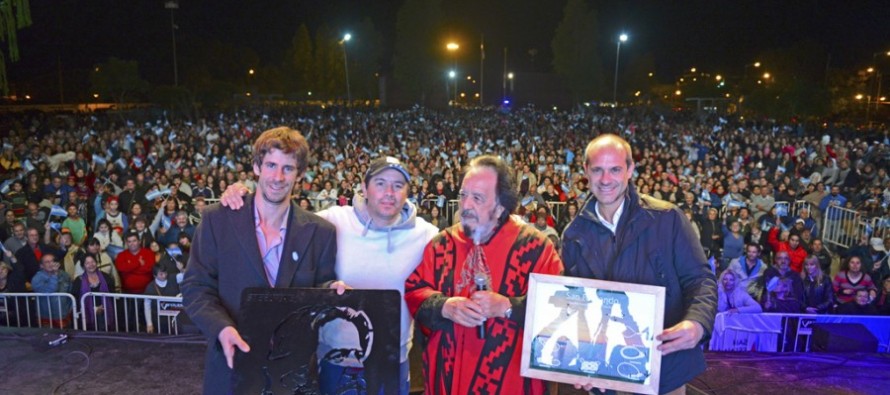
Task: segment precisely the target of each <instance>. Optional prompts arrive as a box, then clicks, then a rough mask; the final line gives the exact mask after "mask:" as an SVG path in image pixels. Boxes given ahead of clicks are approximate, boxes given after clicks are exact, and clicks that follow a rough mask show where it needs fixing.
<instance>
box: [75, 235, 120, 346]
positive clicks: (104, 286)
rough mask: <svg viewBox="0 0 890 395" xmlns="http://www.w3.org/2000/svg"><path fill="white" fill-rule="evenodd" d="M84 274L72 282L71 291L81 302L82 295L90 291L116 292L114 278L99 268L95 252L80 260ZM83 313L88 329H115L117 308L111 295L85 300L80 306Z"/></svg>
mask: <svg viewBox="0 0 890 395" xmlns="http://www.w3.org/2000/svg"><path fill="white" fill-rule="evenodd" d="M80 269H81V271H82V274H81V275H79V276H78V277H77V278H75V279H74V281H73V282H72V283H71V291H70V293H71V294H72V295H74V300H75V301H77V303H80V300H81V296H83V295H85V294H87V293H88V292H104V293H109V292H114V291H115V288H116V284H115V282H114V278H113V277H111V276H110V275H108V274H105V272H103V271H101V270H99V258H98V257H97V256H96V255H93V254H89V253H88V254H86V255H84V257H83V260H81V261H80ZM80 309H81V314H82V315H83V316H84V317H86V323H87V327H86V328H81V329H87V330H105V331H109V330H114V329H116V328H115V325H114V323H115V310H114V299H113V298H109V297H101V298H99V297H92V298H87V299H86V300H84V303H83V304H82V305H81V306H80Z"/></svg>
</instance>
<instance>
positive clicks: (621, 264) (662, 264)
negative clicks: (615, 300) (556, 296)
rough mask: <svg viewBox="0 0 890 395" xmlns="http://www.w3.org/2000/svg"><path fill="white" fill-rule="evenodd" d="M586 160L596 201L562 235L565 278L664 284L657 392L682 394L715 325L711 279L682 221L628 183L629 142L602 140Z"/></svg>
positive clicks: (630, 173)
mask: <svg viewBox="0 0 890 395" xmlns="http://www.w3.org/2000/svg"><path fill="white" fill-rule="evenodd" d="M584 160H585V163H584V173H585V175H587V178H588V179H589V180H590V184H589V185H590V192H591V193H592V194H593V196H594V198H591V199H589V200H588V201H587V203H586V204H585V206H584V208H583V209H582V210H581V214H579V215H578V217H577V218H576V220H575V221H572V223H571V224H569V226H568V228H566V231H565V232H564V233H563V238H564V243H563V257H564V259H565V262H566V274H567V275H570V276H574V277H584V278H596V279H600V280H605V281H620V282H629V283H637V284H649V285H660V286H664V287H666V288H667V292H666V295H667V296H666V300H665V310H664V325H665V327H666V328H667V329H665V330H664V332H662V333H659V334H657V335H656V339H657V340H660V341H661V342H662V343H661V344H660V345H659V346H658V349H659V350H661V351H662V353H663V354H662V355H663V359H662V362H663V364H662V370H661V380H660V389H659V392H661V393H680V394H681V393H685V390H686V383H687V382H689V381H690V380H692V379H693V378H694V377H695V376H697V375H698V374H700V373H701V372H703V371H704V370H705V357H704V353H703V352H702V349H701V347H699V344H700V342H701V341H702V339H706V338H707V336H708V334H710V332H711V329H712V327H713V324H714V315H715V313H716V309H717V284H716V281H715V278H714V274H713V272H711V269H710V267H709V265H708V262H707V259H706V258H705V254H704V251H702V249H701V248H700V244H699V243H697V242H696V241H695V235H694V233H693V231H692V227H691V226H690V224H689V222H687V221H686V217H685V216H684V215H683V214H682V213H681V212H680V211H679V210H678V209H677V208H676V207H674V206H673V205H671V204H669V203H667V202H664V201H660V200H656V199H654V198H651V197H648V196H644V195H640V194H638V193H637V191H636V189H635V188H634V187H633V186H631V185H629V184H630V180H631V178H633V173H634V169H635V168H634V161H633V154H632V151H631V147H630V144H628V143H627V141H625V140H623V139H622V138H620V137H618V136H615V135H609V134H606V135H600V136H599V137H597V138H595V139H594V140H592V141H591V142H590V143H589V144H588V145H587V148H586V150H585V152H584ZM718 232H719V228H718ZM702 234H703V235H704V231H703V232H702ZM667 235H670V236H669V237H668V236H667ZM654 257H657V258H654ZM656 261H657V262H656ZM653 265H657V266H658V268H657V269H655V268H654V267H653ZM577 385H578V386H580V385H583V386H584V387H585V389H587V390H590V389H591V388H592V387H593V386H592V384H590V383H578V384H577Z"/></svg>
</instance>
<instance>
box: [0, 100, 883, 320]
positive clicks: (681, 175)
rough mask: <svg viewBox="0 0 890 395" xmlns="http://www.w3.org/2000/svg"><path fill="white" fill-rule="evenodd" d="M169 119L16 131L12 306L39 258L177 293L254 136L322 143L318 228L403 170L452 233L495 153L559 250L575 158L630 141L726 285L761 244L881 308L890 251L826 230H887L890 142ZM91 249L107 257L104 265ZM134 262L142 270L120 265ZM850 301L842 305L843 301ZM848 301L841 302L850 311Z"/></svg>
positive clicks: (9, 167)
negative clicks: (815, 264) (267, 133)
mask: <svg viewBox="0 0 890 395" xmlns="http://www.w3.org/2000/svg"><path fill="white" fill-rule="evenodd" d="M158 118H160V119H153V120H150V121H149V122H144V123H143V122H139V123H135V122H130V121H125V120H121V119H120V118H118V117H114V116H74V115H70V116H27V117H19V118H14V119H12V120H11V121H8V122H9V124H7V125H4V126H5V127H7V128H8V132H7V133H8V135H7V136H6V137H4V143H3V147H2V151H0V177H2V181H0V182H2V188H0V193H2V199H0V201H2V203H0V211H2V214H3V220H2V223H0V239H2V240H3V241H4V243H3V244H4V251H3V253H4V258H3V261H4V262H5V263H6V264H7V266H6V267H5V270H6V271H7V272H9V274H7V275H6V278H8V279H4V282H5V283H6V284H7V285H6V286H5V287H4V288H3V289H6V290H19V291H21V290H28V291H30V290H33V289H34V288H33V284H32V280H33V278H34V276H35V275H36V274H37V273H38V271H41V260H40V258H41V256H42V255H43V253H50V254H51V255H52V256H54V257H55V258H56V260H57V261H59V262H60V263H61V264H62V267H63V269H64V270H63V272H64V273H66V274H67V275H68V276H69V277H70V278H71V279H75V278H76V277H77V276H79V275H80V274H81V273H82V271H83V264H82V262H83V260H84V257H85V256H86V255H88V254H93V255H96V259H97V262H98V263H99V264H98V266H99V269H100V271H102V272H103V273H106V274H108V275H109V276H111V278H112V279H113V280H114V281H115V282H114V284H115V285H114V287H115V289H116V290H121V291H123V292H129V293H142V292H144V291H145V287H146V286H147V285H148V283H149V282H151V280H152V275H151V267H153V266H154V263H155V262H164V263H165V266H166V269H167V273H168V274H169V275H171V278H172V277H173V275H175V274H177V273H178V272H179V269H178V268H177V264H179V265H184V264H185V263H186V261H187V258H182V256H185V257H187V255H188V250H189V244H190V241H191V238H192V237H193V235H194V228H195V226H196V225H197V223H198V222H199V221H200V218H201V213H202V211H203V209H204V207H205V206H206V204H207V202H208V201H213V200H214V199H216V198H218V197H219V196H220V195H221V194H222V193H223V192H224V191H225V189H226V187H227V186H228V185H231V184H233V183H236V182H241V183H243V184H245V185H248V186H253V184H254V183H255V177H256V176H255V175H254V173H253V171H252V169H251V166H250V155H251V152H250V142H251V141H252V139H253V138H254V137H255V135H256V134H257V133H258V132H259V131H262V130H265V129H267V128H268V127H271V126H273V125H278V124H288V125H293V126H295V127H296V128H297V129H300V130H302V131H303V133H304V134H305V135H306V136H307V138H308V139H309V140H310V141H311V142H312V155H310V161H309V163H308V167H307V171H306V175H305V177H304V179H303V182H302V183H301V185H298V186H297V187H295V190H294V199H296V200H297V201H298V202H299V204H300V205H301V206H302V207H304V208H306V209H309V210H310V211H318V210H323V209H325V208H328V207H331V206H345V205H350V204H352V200H353V198H354V197H355V195H356V194H359V193H360V189H361V188H360V178H361V175H362V174H364V172H365V171H366V170H367V167H368V164H369V163H370V161H371V160H372V159H373V158H376V157H378V156H386V155H389V156H394V157H397V158H400V159H401V160H402V161H404V163H405V165H406V168H407V170H408V171H409V173H410V175H411V183H410V185H409V186H408V188H409V191H408V196H409V200H410V201H412V202H414V203H415V204H416V205H417V206H418V216H421V217H423V218H426V219H428V220H429V221H430V222H431V223H432V224H433V225H435V226H437V227H438V228H439V229H444V228H445V227H447V226H449V225H451V224H452V222H453V221H454V220H455V219H454V218H452V210H449V207H450V206H449V204H448V202H449V201H453V200H455V199H456V198H457V195H458V189H459V185H460V181H461V180H460V174H461V172H462V169H463V167H464V166H465V165H466V163H467V161H469V160H471V159H472V158H474V157H476V156H479V155H481V154H494V155H499V156H501V157H502V158H504V159H505V160H506V161H507V163H509V164H510V165H511V168H512V169H513V171H515V174H516V177H517V180H518V183H519V193H520V196H521V197H522V199H521V202H520V204H519V207H518V210H517V213H518V214H519V215H522V216H524V217H525V219H526V221H527V222H529V223H531V224H533V225H534V226H535V227H537V228H538V229H539V230H541V231H542V232H544V233H545V234H546V235H548V236H550V237H551V240H553V241H556V242H557V243H558V240H559V235H560V234H561V233H562V231H563V229H564V228H565V226H566V225H567V224H568V223H569V221H571V219H572V218H573V217H574V216H575V215H576V214H577V212H578V208H579V206H580V205H581V204H582V203H583V202H584V201H585V199H586V198H587V196H588V194H589V192H588V191H587V184H586V183H587V179H586V177H585V176H584V174H583V171H582V162H581V161H582V159H583V158H582V157H583V156H582V155H578V154H577V153H576V151H577V147H581V146H583V145H584V141H586V140H587V139H588V138H589V137H590V136H592V135H596V134H599V133H602V132H615V131H617V132H619V133H620V134H622V135H625V136H627V137H628V138H629V139H630V140H631V141H632V143H633V145H634V147H636V149H635V151H634V160H635V161H636V169H635V172H634V183H635V185H636V187H637V190H638V191H639V192H640V193H642V194H647V195H651V196H653V197H656V198H660V199H663V200H666V201H669V202H672V203H674V204H676V205H677V206H679V207H680V208H681V209H682V210H683V211H684V212H685V213H686V214H687V216H688V217H689V218H690V219H691V220H692V221H693V223H694V227H695V229H696V231H697V232H698V234H699V236H700V240H701V243H702V246H703V247H704V248H705V251H706V252H707V253H708V254H709V255H710V256H713V257H715V269H716V270H717V271H722V269H725V268H727V267H729V266H730V265H731V262H733V261H734V260H737V259H739V258H741V257H742V255H744V250H745V248H746V246H748V245H751V244H755V245H757V246H758V248H759V249H760V250H761V255H762V256H763V257H765V258H767V260H768V261H769V260H770V259H769V258H771V257H772V256H773V254H774V253H775V252H777V251H779V250H787V251H789V255H790V256H791V267H792V269H793V270H794V271H795V272H796V273H803V270H802V269H803V262H804V260H805V259H806V258H807V256H810V255H812V256H818V257H820V263H821V266H820V267H821V270H822V272H823V273H824V274H825V276H829V277H830V276H831V274H832V273H831V264H830V262H831V258H830V257H840V258H841V259H842V261H843V262H844V267H846V266H848V263H847V262H848V261H849V260H850V258H852V257H854V256H855V257H857V258H859V259H860V260H861V267H862V269H861V270H862V272H863V274H866V275H867V277H868V278H869V279H871V281H872V282H873V283H874V284H876V285H877V287H876V288H877V289H876V290H875V292H872V294H871V295H870V297H869V299H870V300H871V301H872V303H878V302H880V301H881V300H883V299H884V296H883V295H884V291H883V290H882V289H881V288H883V287H881V285H882V282H883V279H884V278H885V277H887V275H888V272H890V269H888V265H887V262H886V258H884V257H885V256H886V252H885V246H886V245H888V244H890V240H886V239H881V238H880V237H878V236H874V237H870V236H869V235H864V236H863V238H862V240H861V245H859V246H853V247H852V248H849V249H848V250H847V249H845V250H843V251H829V246H828V245H826V243H823V242H822V240H821V239H820V236H821V235H820V231H821V230H822V229H820V227H821V223H822V221H821V217H822V214H823V213H824V211H825V210H826V208H827V206H829V205H837V206H841V207H846V208H850V209H854V210H857V211H859V212H861V213H862V215H864V216H868V217H883V216H886V212H887V207H888V202H890V175H888V173H887V169H888V168H890V166H888V165H890V148H888V144H887V143H888V141H887V138H888V137H887V131H886V130H883V131H880V132H872V133H864V132H859V131H855V130H844V129H838V130H819V131H810V132H805V131H802V130H801V129H802V127H800V126H797V127H795V128H790V127H779V126H773V125H753V124H737V125H733V126H730V125H729V124H727V123H725V122H724V121H723V120H722V119H716V118H713V119H708V120H701V119H696V120H683V119H673V118H670V117H669V118H668V119H665V118H664V117H661V116H656V115H653V114H624V115H623V116H619V117H611V116H608V115H603V114H598V113H595V112H580V111H579V112H572V111H568V112H550V111H540V110H534V109H530V108H529V109H519V110H514V111H511V112H504V111H495V110H487V111H483V110H478V111H469V110H468V111H460V112H437V111H432V110H426V109H422V108H412V109H407V110H401V111H396V110H392V111H369V112H360V111H355V112H319V111H311V110H308V109H301V110H296V111H287V110H284V109H265V110H264V109H244V110H240V111H237V112H234V113H221V114H218V115H217V116H215V117H209V118H206V119H202V120H200V121H197V122H187V121H177V120H167V119H165V118H163V117H158ZM795 201H805V202H808V204H806V205H805V206H803V207H804V208H802V209H800V210H797V212H796V213H794V214H792V213H791V212H790V211H789V210H787V206H785V207H784V208H783V206H782V205H781V204H778V205H777V204H776V202H795ZM547 203H549V204H547ZM554 203H556V204H554ZM554 208H556V210H554ZM881 230H882V229H877V230H875V231H876V232H877V231H881ZM131 231H133V232H135V233H136V234H138V242H139V248H140V249H138V250H137V249H135V247H133V249H131V248H130V247H129V243H128V242H127V240H126V239H127V238H128V236H127V235H128V234H130V232H131ZM880 234H883V235H885V236H888V235H890V233H888V232H883V233H880ZM95 243H98V251H95V252H92V253H90V252H89V251H88V250H90V249H91V247H90V245H91V244H95ZM92 250H95V248H92ZM121 250H128V251H130V252H129V255H128V254H124V255H123V256H121V255H118V254H117V252H118V251H121ZM134 251H135V252H134ZM170 251H175V252H174V253H171V252H170ZM97 254H105V255H106V256H102V255H97ZM130 255H138V256H140V257H142V259H143V260H145V261H147V262H146V263H147V264H146V265H143V266H140V267H137V268H136V271H135V272H133V271H132V270H133V269H132V268H131V267H132V266H133V265H132V264H128V263H126V262H125V261H127V257H128V256H130ZM109 258H111V259H109ZM846 272H847V271H843V272H842V273H841V274H843V273H846ZM839 286H840V285H837V287H839ZM837 287H836V292H835V293H840V292H846V291H843V290H841V289H840V288H837ZM752 296H754V297H758V298H759V297H761V296H762V295H761V294H757V295H752ZM838 296H839V298H838V300H839V301H844V300H845V299H846V298H845V296H847V295H840V294H839V295H838Z"/></svg>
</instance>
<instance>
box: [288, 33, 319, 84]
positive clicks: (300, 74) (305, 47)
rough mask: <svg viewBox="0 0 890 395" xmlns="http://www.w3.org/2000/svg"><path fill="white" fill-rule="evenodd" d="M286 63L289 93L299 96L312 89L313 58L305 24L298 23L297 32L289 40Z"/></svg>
mask: <svg viewBox="0 0 890 395" xmlns="http://www.w3.org/2000/svg"><path fill="white" fill-rule="evenodd" d="M287 59H288V60H287V64H286V65H285V67H284V69H285V71H286V72H285V75H287V76H288V78H287V80H288V81H289V83H288V87H287V88H288V90H289V91H290V93H296V94H297V95H296V96H295V97H301V95H305V94H306V93H307V92H310V91H312V82H313V81H314V80H315V78H313V76H314V74H315V72H314V71H313V69H312V67H313V65H314V60H313V58H312V37H310V36H309V28H307V27H306V24H302V25H300V27H299V28H298V29H297V34H296V35H294V38H293V40H291V49H290V50H289V55H288V56H287Z"/></svg>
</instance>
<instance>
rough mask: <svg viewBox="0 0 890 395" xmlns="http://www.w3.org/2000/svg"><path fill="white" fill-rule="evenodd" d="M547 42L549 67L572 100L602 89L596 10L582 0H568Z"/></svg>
mask: <svg viewBox="0 0 890 395" xmlns="http://www.w3.org/2000/svg"><path fill="white" fill-rule="evenodd" d="M563 10H564V11H563V19H562V21H561V22H560V23H559V26H557V28H556V33H555V35H554V37H553V41H552V42H551V44H550V45H551V47H552V48H553V69H554V70H555V71H556V73H557V74H558V75H559V76H561V77H562V78H563V80H564V81H565V83H566V86H568V87H569V89H570V90H571V92H572V94H573V95H574V98H573V99H574V101H575V102H580V101H582V100H585V99H588V98H592V97H596V96H597V94H602V91H603V68H602V65H601V61H602V60H601V59H600V57H599V56H598V55H597V44H596V43H597V40H598V39H597V37H598V34H597V27H598V25H599V22H598V21H597V12H596V10H595V9H591V8H588V7H587V4H586V3H585V2H584V1H583V0H569V1H568V3H566V6H565V8H564V9H563Z"/></svg>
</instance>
